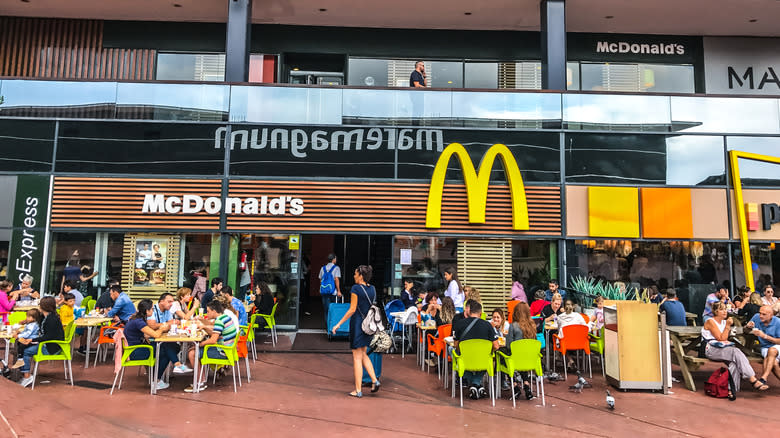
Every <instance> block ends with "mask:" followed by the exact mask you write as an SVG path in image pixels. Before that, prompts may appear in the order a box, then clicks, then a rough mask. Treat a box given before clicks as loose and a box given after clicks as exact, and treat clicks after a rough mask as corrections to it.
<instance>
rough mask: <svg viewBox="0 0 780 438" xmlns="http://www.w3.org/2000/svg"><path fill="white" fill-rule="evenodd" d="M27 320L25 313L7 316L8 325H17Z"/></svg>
mask: <svg viewBox="0 0 780 438" xmlns="http://www.w3.org/2000/svg"><path fill="white" fill-rule="evenodd" d="M25 319H27V312H11V313H10V314H9V315H8V325H14V324H19V323H20V322H22V321H24V320H25Z"/></svg>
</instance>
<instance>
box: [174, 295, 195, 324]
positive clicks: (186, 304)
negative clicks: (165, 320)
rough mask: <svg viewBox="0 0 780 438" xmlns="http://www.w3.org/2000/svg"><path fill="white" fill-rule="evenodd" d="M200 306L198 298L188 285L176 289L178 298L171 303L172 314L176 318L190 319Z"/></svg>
mask: <svg viewBox="0 0 780 438" xmlns="http://www.w3.org/2000/svg"><path fill="white" fill-rule="evenodd" d="M198 308H200V303H199V302H198V299H197V298H194V297H193V296H192V289H190V288H188V287H182V288H179V290H178V291H176V299H175V300H174V301H173V304H171V314H172V315H173V317H174V318H176V319H185V320H186V319H190V318H192V317H193V316H194V315H195V312H197V311H198Z"/></svg>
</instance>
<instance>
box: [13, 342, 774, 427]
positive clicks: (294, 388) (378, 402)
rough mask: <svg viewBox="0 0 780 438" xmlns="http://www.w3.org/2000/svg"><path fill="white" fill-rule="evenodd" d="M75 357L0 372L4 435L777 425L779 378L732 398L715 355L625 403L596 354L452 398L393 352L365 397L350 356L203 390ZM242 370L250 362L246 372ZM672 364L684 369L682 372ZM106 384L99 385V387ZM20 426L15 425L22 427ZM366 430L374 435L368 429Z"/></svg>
mask: <svg viewBox="0 0 780 438" xmlns="http://www.w3.org/2000/svg"><path fill="white" fill-rule="evenodd" d="M83 363H84V362H83V357H78V356H77V357H76V359H75V360H74V363H73V371H74V377H75V380H76V383H77V385H76V386H75V387H71V386H70V385H68V384H66V383H65V381H64V379H63V372H62V367H61V365H59V364H42V365H41V368H40V371H39V374H40V376H39V378H38V384H37V385H36V387H35V390H34V391H32V390H30V389H29V388H27V389H24V388H22V387H21V386H19V385H18V384H14V383H12V382H10V381H8V380H6V379H0V394H2V400H3V402H2V404H0V406H1V407H0V412H2V414H3V415H2V416H3V418H2V419H0V420H2V422H0V437H13V436H18V437H61V436H82V437H93V436H103V437H107V436H110V437H112V438H116V437H131V436H132V437H139V436H150V437H191V436H196V437H208V436H225V437H231V436H247V435H250V436H251V435H254V436H260V435H262V436H271V437H288V436H289V437H301V436H317V437H319V436H328V437H330V436H358V435H357V434H370V436H372V437H374V436H388V437H391V436H392V437H398V436H416V437H420V436H426V437H427V436H430V437H460V436H468V435H471V436H476V435H481V436H509V434H513V433H518V434H533V435H534V436H567V437H570V436H571V437H574V436H632V437H640V436H666V437H672V436H684V435H688V436H702V437H712V436H720V435H724V434H725V435H729V436H733V435H743V434H750V435H756V436H776V432H777V430H780V418H778V415H777V409H776V406H777V403H778V401H780V382H778V380H776V379H775V378H774V377H770V381H769V383H770V385H771V386H772V388H771V389H770V390H769V391H766V392H764V393H758V392H756V391H753V390H752V389H750V388H749V385H747V384H744V385H743V392H741V393H740V394H739V398H738V399H737V400H736V401H734V402H731V401H728V400H726V399H714V398H710V397H708V396H706V395H705V394H704V392H703V390H702V389H701V388H702V386H703V385H702V384H703V382H704V380H705V379H706V377H707V376H708V375H709V374H710V373H711V372H712V370H714V369H715V368H716V365H715V364H711V366H707V367H703V368H702V369H701V370H699V371H698V372H696V373H695V377H696V380H697V384H698V386H699V391H698V392H696V393H694V392H690V391H688V390H686V389H685V388H684V387H683V386H682V385H681V384H679V383H676V384H675V385H674V388H673V389H672V393H671V394H669V395H663V394H661V393H652V392H647V391H633V392H621V391H617V390H612V393H613V395H614V396H615V399H616V408H615V410H614V411H610V410H608V409H607V407H606V403H605V388H606V385H605V381H604V379H603V378H602V377H601V370H600V368H599V365H598V363H597V361H594V370H593V371H594V377H593V379H592V382H593V388H591V389H585V390H583V392H582V393H581V394H577V393H572V392H570V391H569V389H568V387H569V385H571V384H573V383H574V379H573V378H572V377H570V378H569V382H558V383H556V384H546V385H545V389H546V393H547V406H546V407H542V406H541V400H539V399H535V400H532V401H527V400H518V401H517V408H512V402H511V400H509V399H508V398H507V397H509V396H510V394H509V393H508V392H504V397H503V398H502V399H501V400H498V401H497V402H496V406H495V407H493V406H491V403H490V400H489V399H483V400H478V401H474V400H469V399H465V400H464V407H463V408H461V407H460V406H459V399H458V398H457V397H456V398H451V397H450V391H449V389H448V390H444V389H443V386H442V384H441V382H440V381H439V379H438V378H437V377H436V374H435V373H434V372H432V373H430V374H427V373H425V372H423V371H421V370H420V368H419V367H416V366H415V356H414V355H413V354H412V355H407V356H406V357H405V358H403V359H402V358H401V357H400V355H385V358H384V367H383V378H382V389H381V391H379V392H378V393H377V394H375V395H372V394H366V395H365V396H364V397H363V398H362V399H356V398H352V397H348V396H347V393H348V392H349V391H350V390H351V386H352V385H351V383H350V382H351V376H352V368H351V355H349V354H344V353H286V352H285V353H282V352H280V353H260V354H259V357H258V360H257V362H254V363H252V362H250V364H251V365H250V368H251V371H252V382H251V383H247V382H246V381H244V386H243V387H241V388H239V390H238V392H237V393H234V392H233V388H232V380H231V379H230V378H229V376H228V378H227V379H225V380H224V382H222V383H220V382H218V383H217V384H216V385H212V384H209V387H208V389H206V390H205V391H204V392H202V393H200V394H188V393H185V392H183V389H184V387H185V386H186V385H188V384H189V383H190V382H191V376H188V375H184V376H175V377H174V378H173V380H172V385H171V388H170V389H166V390H163V391H160V392H159V394H158V395H156V396H152V395H149V390H148V386H147V385H146V378H145V377H144V376H138V374H137V372H136V371H135V370H134V369H129V370H128V371H126V372H125V383H124V385H123V386H122V389H121V390H120V391H118V392H115V393H114V395H109V389H103V388H101V387H100V386H101V385H108V386H110V385H111V382H112V380H113V362H111V363H110V364H108V363H107V364H99V365H98V367H97V368H89V369H88V370H84V368H83ZM243 374H244V373H242V375H243ZM674 375H675V376H676V377H677V378H680V375H679V373H678V372H677V371H676V369H675V372H674ZM96 387H97V388H96ZM14 434H16V435H14ZM364 436H369V435H364Z"/></svg>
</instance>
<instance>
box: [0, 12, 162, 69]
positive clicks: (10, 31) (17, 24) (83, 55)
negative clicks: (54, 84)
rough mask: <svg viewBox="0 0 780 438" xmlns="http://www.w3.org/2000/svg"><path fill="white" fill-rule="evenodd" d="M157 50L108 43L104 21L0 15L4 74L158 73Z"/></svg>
mask: <svg viewBox="0 0 780 438" xmlns="http://www.w3.org/2000/svg"><path fill="white" fill-rule="evenodd" d="M156 60H157V53H156V50H150V49H117V48H109V49H107V48H104V47H103V22H102V21H97V20H70V19H59V18H22V17H0V76H9V77H20V78H55V79H130V80H152V79H154V71H155V62H156Z"/></svg>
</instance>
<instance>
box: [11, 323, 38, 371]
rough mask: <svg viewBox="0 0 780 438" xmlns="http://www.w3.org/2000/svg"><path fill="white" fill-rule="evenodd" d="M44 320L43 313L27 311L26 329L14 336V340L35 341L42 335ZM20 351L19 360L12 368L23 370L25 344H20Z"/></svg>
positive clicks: (17, 355)
mask: <svg viewBox="0 0 780 438" xmlns="http://www.w3.org/2000/svg"><path fill="white" fill-rule="evenodd" d="M42 320H43V315H42V314H41V311H40V310H38V309H30V310H28V311H27V319H25V320H24V327H23V328H21V329H20V330H19V331H18V332H17V333H15V334H14V339H19V338H22V339H35V338H37V337H39V336H40V335H41V327H40V324H41V321H42ZM18 345H19V347H18V349H19V351H18V352H17V354H16V357H18V358H19V359H17V360H16V363H15V364H14V366H13V367H12V368H14V369H15V368H21V367H22V366H24V361H23V360H22V359H21V357H22V350H23V349H24V347H26V345H24V344H21V343H20V344H18Z"/></svg>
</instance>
